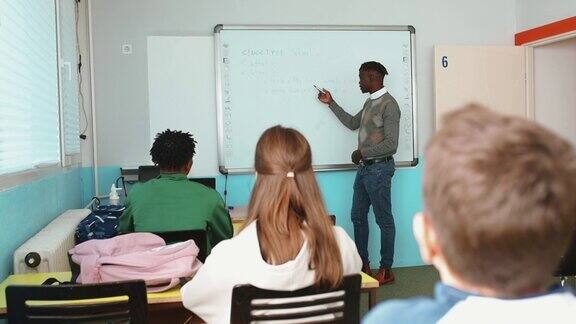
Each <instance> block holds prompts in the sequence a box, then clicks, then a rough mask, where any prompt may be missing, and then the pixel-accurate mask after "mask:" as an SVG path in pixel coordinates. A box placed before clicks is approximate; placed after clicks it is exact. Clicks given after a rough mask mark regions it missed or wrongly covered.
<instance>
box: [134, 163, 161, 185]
mask: <svg viewBox="0 0 576 324" xmlns="http://www.w3.org/2000/svg"><path fill="white" fill-rule="evenodd" d="M159 175H160V167H158V166H156V165H141V166H139V167H138V182H146V181H148V180H150V179H154V178H156V177H158V176H159Z"/></svg>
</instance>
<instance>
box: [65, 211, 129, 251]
mask: <svg viewBox="0 0 576 324" xmlns="http://www.w3.org/2000/svg"><path fill="white" fill-rule="evenodd" d="M124 209H126V208H125V207H124V206H114V205H110V206H108V205H102V206H97V207H96V208H95V209H94V210H92V212H91V213H90V215H88V216H86V217H85V218H84V219H83V220H82V221H81V222H80V223H79V224H78V226H76V232H75V233H74V241H75V243H76V244H80V243H83V242H86V241H88V240H92V239H98V240H101V239H107V238H112V237H114V236H116V235H118V223H119V222H120V216H122V212H124Z"/></svg>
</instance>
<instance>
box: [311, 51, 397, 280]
mask: <svg viewBox="0 0 576 324" xmlns="http://www.w3.org/2000/svg"><path fill="white" fill-rule="evenodd" d="M359 72H360V82H359V85H360V91H362V93H369V94H370V98H368V99H367V100H366V102H365V103H364V107H363V108H362V110H360V111H359V112H358V113H357V114H356V115H354V116H352V115H350V114H349V113H347V112H346V111H344V109H342V107H340V106H339V105H338V104H337V103H336V101H334V99H332V94H331V93H330V92H329V91H328V90H325V89H322V90H319V92H318V99H319V100H320V101H321V102H323V103H325V104H328V107H330V110H332V112H333V113H334V114H335V115H336V117H338V119H339V120H340V122H341V123H342V124H344V126H346V127H348V128H349V129H351V130H356V129H359V131H358V149H357V150H355V151H354V152H353V153H352V162H354V164H357V165H359V167H358V171H357V173H356V179H355V181H354V198H353V201H352V212H351V214H352V223H353V224H354V240H355V241H356V247H357V248H358V253H359V254H360V257H361V258H362V263H363V266H362V271H364V272H365V273H367V274H369V275H372V271H371V270H370V264H369V262H370V261H369V260H370V259H369V257H368V210H369V209H370V205H372V209H373V211H374V215H375V217H376V223H377V224H378V227H380V269H379V270H378V272H377V273H376V275H375V278H376V279H377V280H378V282H379V283H380V284H381V285H384V284H387V283H391V282H393V281H394V274H393V273H392V270H391V268H392V263H393V260H394V236H395V232H396V230H395V227H394V218H393V217H392V204H391V197H390V191H391V190H390V189H391V184H392V176H393V175H394V158H393V157H392V155H394V153H396V149H397V148H398V128H399V123H400V109H399V107H398V103H397V102H396V100H395V99H394V97H392V95H390V93H388V91H387V90H386V88H385V87H384V76H386V75H388V72H387V71H386V68H385V67H384V66H383V65H382V64H380V63H378V62H373V61H372V62H366V63H363V64H362V65H361V66H360V71H359Z"/></svg>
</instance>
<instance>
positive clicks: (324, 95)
mask: <svg viewBox="0 0 576 324" xmlns="http://www.w3.org/2000/svg"><path fill="white" fill-rule="evenodd" d="M322 90H323V91H318V100H320V101H321V102H323V103H325V104H330V103H331V102H332V100H333V99H332V94H331V93H330V91H328V90H325V89H322Z"/></svg>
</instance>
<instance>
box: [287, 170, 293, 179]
mask: <svg viewBox="0 0 576 324" xmlns="http://www.w3.org/2000/svg"><path fill="white" fill-rule="evenodd" d="M286 177H287V178H294V172H292V171H290V172H287V173H286Z"/></svg>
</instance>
